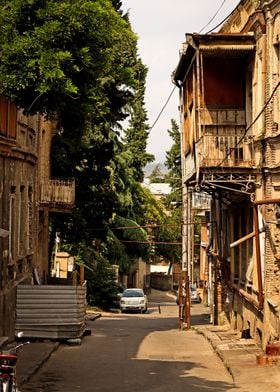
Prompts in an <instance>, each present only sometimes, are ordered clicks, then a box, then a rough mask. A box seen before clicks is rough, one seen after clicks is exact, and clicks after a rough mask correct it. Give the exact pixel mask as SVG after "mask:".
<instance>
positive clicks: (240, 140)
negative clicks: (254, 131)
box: [217, 81, 280, 166]
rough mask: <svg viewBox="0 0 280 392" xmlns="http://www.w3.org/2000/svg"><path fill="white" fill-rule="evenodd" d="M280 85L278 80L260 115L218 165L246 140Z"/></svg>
mask: <svg viewBox="0 0 280 392" xmlns="http://www.w3.org/2000/svg"><path fill="white" fill-rule="evenodd" d="M279 85H280V81H278V83H277V85H276V86H275V87H274V89H273V90H272V93H271V94H270V96H269V98H268V100H267V101H266V103H265V104H264V106H263V107H262V109H261V111H260V112H259V113H258V115H257V116H256V117H255V118H254V120H253V121H252V122H251V124H250V125H248V127H247V128H246V129H245V131H244V133H243V135H242V136H241V137H240V139H239V140H238V141H237V142H236V143H235V145H234V146H233V147H232V148H230V149H229V151H228V152H227V154H226V156H225V157H224V159H223V160H222V161H221V162H220V163H219V164H218V165H217V166H221V165H222V164H223V163H224V162H225V160H226V159H227V158H228V156H229V155H230V154H231V153H232V151H233V150H234V149H235V148H236V147H237V146H238V145H239V144H240V143H241V142H242V140H244V138H245V136H246V134H247V133H248V131H249V130H250V129H251V128H252V126H253V125H254V124H255V123H256V122H257V121H258V119H259V118H260V116H261V115H262V114H263V112H264V111H265V109H266V107H267V106H268V104H269V103H270V101H271V100H272V98H273V96H274V94H275V93H276V91H277V89H278V87H279Z"/></svg>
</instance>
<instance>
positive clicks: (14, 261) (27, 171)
mask: <svg viewBox="0 0 280 392" xmlns="http://www.w3.org/2000/svg"><path fill="white" fill-rule="evenodd" d="M54 132H55V125H54V123H53V122H49V121H46V120H45V119H44V117H43V116H41V115H39V114H38V115H33V116H26V115H24V114H23V112H22V110H19V109H18V108H17V107H16V105H15V104H14V103H11V102H9V101H8V100H7V99H6V98H4V97H1V98H0V337H1V336H7V337H12V336H13V335H14V323H15V305H16V288H17V286H18V285H19V284H20V283H28V284H29V283H30V284H38V283H44V282H45V281H46V278H47V275H48V273H49V255H48V232H49V227H48V225H49V214H50V213H51V212H52V211H55V212H57V211H64V210H65V209H66V210H70V209H71V208H72V207H73V204H74V182H73V181H59V180H53V179H51V178H50V147H51V139H52V136H53V134H54Z"/></svg>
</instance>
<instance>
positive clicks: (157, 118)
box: [148, 86, 176, 133]
mask: <svg viewBox="0 0 280 392" xmlns="http://www.w3.org/2000/svg"><path fill="white" fill-rule="evenodd" d="M175 88H176V86H174V87H173V89H172V91H171V93H170V94H169V96H168V98H167V100H166V102H165V104H164V105H163V107H162V109H161V111H160V112H159V114H158V115H157V117H156V119H155V121H154V122H153V124H152V126H151V127H150V129H149V130H148V133H150V132H151V130H152V129H153V128H154V126H155V125H156V123H157V122H158V120H159V118H160V116H161V115H162V112H163V111H164V109H165V108H166V106H167V104H168V102H169V101H170V98H171V97H172V95H173V93H174V91H175Z"/></svg>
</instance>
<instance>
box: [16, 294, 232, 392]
mask: <svg viewBox="0 0 280 392" xmlns="http://www.w3.org/2000/svg"><path fill="white" fill-rule="evenodd" d="M191 313H192V322H193V323H196V324H198V323H201V324H202V323H207V321H208V315H207V312H206V311H205V308H203V306H202V305H200V304H197V305H193V306H192V309H191ZM178 325H179V323H178V307H177V305H176V304H175V300H174V298H171V297H170V296H167V295H166V294H165V293H154V294H153V295H152V296H151V297H150V301H149V311H148V313H147V314H143V315H141V314H119V313H113V314H104V315H102V317H101V318H99V319H98V320H95V321H89V322H88V327H89V328H90V329H91V331H92V334H91V336H86V337H84V338H83V340H82V344H81V345H80V346H71V345H61V346H60V347H59V349H58V350H57V351H56V352H55V353H54V354H53V355H52V356H51V358H50V359H49V360H48V362H47V363H46V364H44V366H43V368H42V369H41V370H40V371H39V372H38V373H37V374H36V375H35V376H34V377H33V378H32V379H31V380H30V381H29V382H28V383H27V384H24V385H23V386H22V387H21V389H20V390H21V392H27V391H37V392H40V391H44V392H61V391H71V392H75V391H83V392H92V391H94V392H132V391H133V392H150V391H152V392H159V391H160V392H181V391H182V392H183V391H184V392H185V391H188V392H194V391H195V392H199V391H201V392H208V391H210V390H211V391H215V392H224V391H230V390H239V389H238V388H236V387H235V385H234V384H233V382H232V378H231V376H230V375H229V373H228V372H227V370H226V369H225V367H224V365H223V363H222V362H221V360H220V359H219V358H218V357H217V355H216V354H215V353H214V351H213V349H212V347H211V346H210V344H209V343H208V342H207V341H206V340H205V338H203V337H202V336H201V335H199V334H197V333H196V332H195V331H194V330H192V329H191V330H188V331H179V329H178ZM235 388H236V389H235Z"/></svg>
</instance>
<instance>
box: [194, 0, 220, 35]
mask: <svg viewBox="0 0 280 392" xmlns="http://www.w3.org/2000/svg"><path fill="white" fill-rule="evenodd" d="M225 2H226V0H224V1H223V2H222V4H221V5H220V7H219V8H218V10H217V11H216V12H215V14H214V15H213V16H212V18H211V19H210V20H209V22H208V23H207V24H206V25H205V26H204V27H202V29H201V30H200V31H199V34H200V33H201V32H202V31H203V30H204V29H205V28H206V27H207V26H209V25H210V23H211V22H212V21H213V20H214V19H215V17H216V16H217V15H218V13H219V12H220V10H221V8H222V7H223V5H224V4H225Z"/></svg>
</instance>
